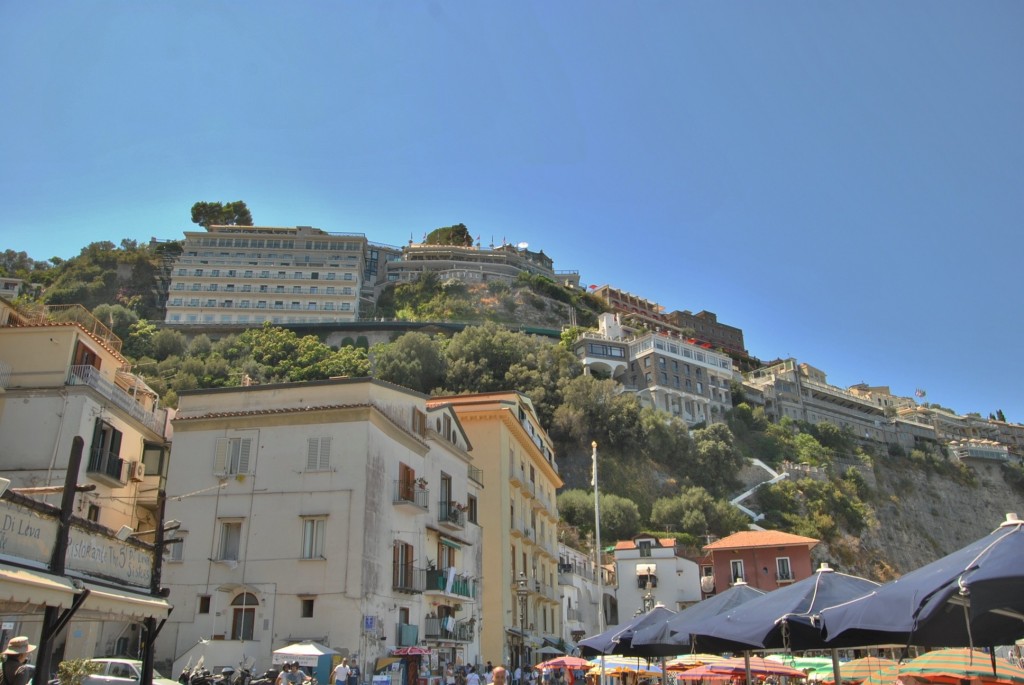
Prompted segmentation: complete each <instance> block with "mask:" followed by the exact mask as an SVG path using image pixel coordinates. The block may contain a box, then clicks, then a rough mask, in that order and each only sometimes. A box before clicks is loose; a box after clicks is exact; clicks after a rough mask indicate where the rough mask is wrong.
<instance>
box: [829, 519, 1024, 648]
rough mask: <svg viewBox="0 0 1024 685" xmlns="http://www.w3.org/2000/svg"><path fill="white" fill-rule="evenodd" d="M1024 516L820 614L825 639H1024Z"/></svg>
mask: <svg viewBox="0 0 1024 685" xmlns="http://www.w3.org/2000/svg"><path fill="white" fill-rule="evenodd" d="M1022 526H1024V522H1022V521H1021V520H1020V519H1018V518H1017V516H1016V515H1015V514H1008V515H1007V517H1006V521H1005V522H1004V523H1003V524H1002V525H1000V526H999V528H997V529H996V530H995V531H993V532H992V533H990V534H989V535H987V536H986V537H983V538H981V539H980V540H978V541H976V542H974V543H972V544H970V545H967V546H966V547H964V548H963V549H961V550H958V551H956V552H953V553H952V554H949V555H947V556H945V557H942V558H941V559H939V560H937V561H933V562H932V563H930V564H927V565H925V566H922V567H921V568H919V569H917V570H916V571H911V572H910V573H907V574H905V575H904V576H902V577H901V578H899V579H898V580H894V581H892V582H890V583H887V584H885V585H883V586H881V587H879V588H878V589H877V590H875V591H874V592H871V593H870V594H868V595H867V596H865V597H862V598H859V599H857V600H855V601H851V602H848V603H846V604H842V605H839V606H835V607H832V608H829V609H825V610H823V611H822V612H821V622H822V625H823V633H824V635H825V637H826V638H827V639H828V640H829V642H830V644H837V643H842V644H860V645H870V644H908V645H909V644H913V645H930V646H934V647H969V646H973V645H984V646H993V645H1010V644H1013V643H1014V642H1015V641H1016V640H1017V639H1019V638H1021V637H1024V530H1022Z"/></svg>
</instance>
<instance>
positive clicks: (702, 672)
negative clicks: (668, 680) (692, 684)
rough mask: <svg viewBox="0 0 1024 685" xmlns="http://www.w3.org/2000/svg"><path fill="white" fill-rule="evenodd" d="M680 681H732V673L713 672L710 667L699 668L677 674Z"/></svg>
mask: <svg viewBox="0 0 1024 685" xmlns="http://www.w3.org/2000/svg"><path fill="white" fill-rule="evenodd" d="M676 678H677V679H678V680H732V678H733V676H732V674H731V673H722V672H720V671H712V670H711V668H710V666H697V667H695V668H691V669H689V670H687V671H683V672H682V673H677V674H676Z"/></svg>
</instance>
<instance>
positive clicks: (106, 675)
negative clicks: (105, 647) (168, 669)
mask: <svg viewBox="0 0 1024 685" xmlns="http://www.w3.org/2000/svg"><path fill="white" fill-rule="evenodd" d="M89 661H91V662H92V663H95V664H99V665H100V666H101V667H102V668H100V670H99V671H97V672H96V673H93V674H92V675H88V676H86V677H84V678H82V685H139V683H140V682H141V680H142V662H141V661H139V660H138V659H121V658H119V657H111V658H104V659H89ZM153 685H178V681H177V680H171V679H170V678H165V677H163V676H162V675H160V674H159V673H157V672H156V670H155V669H154V670H153Z"/></svg>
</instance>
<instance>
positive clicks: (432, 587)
mask: <svg viewBox="0 0 1024 685" xmlns="http://www.w3.org/2000/svg"><path fill="white" fill-rule="evenodd" d="M449 577H451V583H450V584H449V581H448V579H449ZM426 589H427V591H428V592H429V591H435V592H436V591H438V590H439V591H441V592H444V593H445V594H448V595H457V596H459V597H465V598H466V599H476V593H477V587H476V579H474V578H469V577H467V576H460V575H459V574H458V572H457V571H456V570H454V568H451V567H449V568H442V569H434V568H431V569H427V585H426Z"/></svg>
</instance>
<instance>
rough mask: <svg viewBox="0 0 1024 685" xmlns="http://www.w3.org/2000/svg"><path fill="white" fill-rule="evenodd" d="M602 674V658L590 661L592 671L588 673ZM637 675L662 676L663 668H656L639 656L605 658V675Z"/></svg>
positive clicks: (609, 656)
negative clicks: (628, 673) (627, 673)
mask: <svg viewBox="0 0 1024 685" xmlns="http://www.w3.org/2000/svg"><path fill="white" fill-rule="evenodd" d="M600 672H601V658H600V657H598V658H597V659H591V660H590V670H589V671H588V673H591V674H593V673H600ZM626 672H631V673H637V674H640V675H661V667H659V666H655V665H654V664H652V663H650V662H649V661H648V660H647V659H644V658H643V657H638V656H616V655H608V656H605V657H604V673H605V675H615V674H620V673H626Z"/></svg>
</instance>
